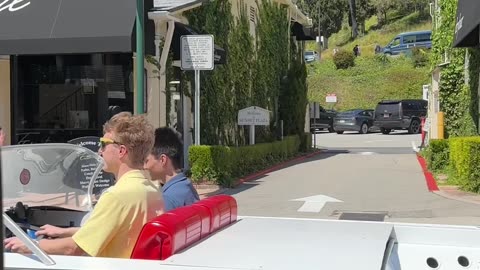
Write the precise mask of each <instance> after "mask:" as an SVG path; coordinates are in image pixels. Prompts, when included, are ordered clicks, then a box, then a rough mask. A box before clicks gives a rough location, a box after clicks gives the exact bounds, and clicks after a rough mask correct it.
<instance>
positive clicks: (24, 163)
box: [1, 144, 111, 211]
mask: <svg viewBox="0 0 480 270" xmlns="http://www.w3.org/2000/svg"><path fill="white" fill-rule="evenodd" d="M1 154H2V161H1V162H2V181H3V207H4V210H5V209H8V208H10V207H12V206H14V205H15V204H16V203H18V202H22V203H23V204H25V205H28V206H29V207H32V206H53V207H60V208H65V209H72V210H79V211H87V210H90V209H91V207H92V201H94V200H95V196H93V195H95V194H97V195H98V193H100V192H101V190H103V189H105V188H108V187H109V186H110V185H111V183H110V182H104V181H103V180H102V179H101V178H100V177H98V178H97V176H99V174H100V172H101V169H102V166H103V160H102V158H101V157H100V156H99V155H98V154H97V153H95V152H92V151H91V150H89V149H87V148H84V147H81V146H77V145H71V144H28V145H14V146H6V147H2V148H1ZM94 179H96V180H97V181H93V180H94ZM91 182H95V183H93V185H94V186H92V194H90V196H89V185H90V183H91Z"/></svg>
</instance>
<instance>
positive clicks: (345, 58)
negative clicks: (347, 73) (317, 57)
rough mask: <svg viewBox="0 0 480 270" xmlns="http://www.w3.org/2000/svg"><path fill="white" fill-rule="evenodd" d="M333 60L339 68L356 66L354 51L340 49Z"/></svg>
mask: <svg viewBox="0 0 480 270" xmlns="http://www.w3.org/2000/svg"><path fill="white" fill-rule="evenodd" d="M333 62H334V63H335V66H336V67H337V69H347V68H349V67H353V66H355V55H353V52H347V51H344V50H340V51H339V52H337V53H336V54H335V55H334V56H333Z"/></svg>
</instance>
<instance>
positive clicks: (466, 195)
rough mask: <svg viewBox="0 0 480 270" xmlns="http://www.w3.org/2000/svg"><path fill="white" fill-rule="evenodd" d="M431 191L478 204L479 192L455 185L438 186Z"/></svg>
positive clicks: (479, 201)
mask: <svg viewBox="0 0 480 270" xmlns="http://www.w3.org/2000/svg"><path fill="white" fill-rule="evenodd" d="M438 188H439V190H437V191H434V192H433V193H435V194H437V195H439V196H442V197H444V198H447V199H451V200H457V201H462V202H466V203H474V204H478V205H480V194H476V193H471V192H466V191H463V190H460V189H459V188H458V187H457V186H438Z"/></svg>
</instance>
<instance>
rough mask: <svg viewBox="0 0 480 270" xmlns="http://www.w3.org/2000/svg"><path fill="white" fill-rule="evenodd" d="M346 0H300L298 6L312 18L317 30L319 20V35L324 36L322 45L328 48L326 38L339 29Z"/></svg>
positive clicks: (345, 7) (345, 8) (345, 9)
mask: <svg viewBox="0 0 480 270" xmlns="http://www.w3.org/2000/svg"><path fill="white" fill-rule="evenodd" d="M346 1H347V0H301V1H299V2H297V4H299V7H300V8H301V9H302V11H304V13H306V14H307V15H308V16H309V17H310V18H312V20H313V25H314V26H315V27H316V29H317V30H318V26H319V25H318V23H319V21H320V31H321V33H320V35H322V36H323V37H324V38H325V42H324V46H325V48H328V38H329V37H330V36H331V35H332V34H335V33H337V32H338V31H340V29H341V28H342V19H343V16H344V14H345V12H346V11H347V4H346Z"/></svg>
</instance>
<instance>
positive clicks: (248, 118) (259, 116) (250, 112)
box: [238, 106, 270, 145]
mask: <svg viewBox="0 0 480 270" xmlns="http://www.w3.org/2000/svg"><path fill="white" fill-rule="evenodd" d="M238 125H239V126H250V136H249V137H250V144H251V145H253V144H255V126H268V125H270V111H269V110H266V109H263V108H260V107H256V106H252V107H248V108H245V109H241V110H240V111H238Z"/></svg>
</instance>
